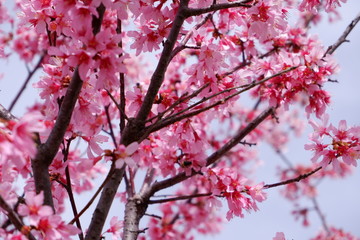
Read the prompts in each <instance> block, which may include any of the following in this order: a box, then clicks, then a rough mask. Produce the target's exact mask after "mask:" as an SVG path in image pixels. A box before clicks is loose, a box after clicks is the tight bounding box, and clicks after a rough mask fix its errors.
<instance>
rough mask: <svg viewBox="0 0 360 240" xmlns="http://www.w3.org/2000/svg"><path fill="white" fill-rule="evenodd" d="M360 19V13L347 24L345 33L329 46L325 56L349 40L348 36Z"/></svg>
mask: <svg viewBox="0 0 360 240" xmlns="http://www.w3.org/2000/svg"><path fill="white" fill-rule="evenodd" d="M359 21H360V13H359V14H358V15H357V16H356V17H355V18H354V19H353V20H352V21H351V23H350V24H349V25H348V26H347V28H346V29H345V31H344V32H343V34H342V35H341V36H340V38H339V39H338V40H337V41H336V43H334V44H333V45H331V46H329V48H328V49H327V51H326V53H325V54H324V57H325V56H326V55H327V54H330V55H331V54H333V53H334V52H335V51H336V49H337V48H338V47H339V46H340V45H341V44H343V43H344V42H348V40H347V39H346V37H347V36H348V35H349V34H350V32H351V31H352V30H353V29H354V28H355V26H356V24H357V23H358V22H359Z"/></svg>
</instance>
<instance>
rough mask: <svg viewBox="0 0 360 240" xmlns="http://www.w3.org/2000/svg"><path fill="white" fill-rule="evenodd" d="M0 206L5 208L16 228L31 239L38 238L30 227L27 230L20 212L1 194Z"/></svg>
mask: <svg viewBox="0 0 360 240" xmlns="http://www.w3.org/2000/svg"><path fill="white" fill-rule="evenodd" d="M0 207H1V208H2V209H4V210H5V214H6V216H7V217H8V218H9V220H10V221H11V222H12V224H14V226H15V228H16V229H17V230H18V231H19V232H21V233H22V234H24V235H25V236H26V237H27V238H28V239H30V240H36V238H35V237H34V236H33V235H32V234H31V232H30V229H29V231H26V230H25V227H26V226H25V225H24V223H23V222H22V221H21V219H20V218H19V216H18V214H17V213H16V212H15V211H14V210H13V209H12V208H11V207H10V206H9V205H8V204H7V202H6V201H5V200H4V199H3V197H2V196H1V195H0Z"/></svg>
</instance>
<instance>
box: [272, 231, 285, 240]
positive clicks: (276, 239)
mask: <svg viewBox="0 0 360 240" xmlns="http://www.w3.org/2000/svg"><path fill="white" fill-rule="evenodd" d="M273 240H285V234H284V233H283V232H277V233H276V235H275V237H273Z"/></svg>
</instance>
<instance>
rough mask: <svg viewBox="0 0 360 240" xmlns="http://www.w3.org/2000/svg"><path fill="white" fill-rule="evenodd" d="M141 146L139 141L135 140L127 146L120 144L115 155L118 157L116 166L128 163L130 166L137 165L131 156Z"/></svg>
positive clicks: (119, 166)
mask: <svg viewBox="0 0 360 240" xmlns="http://www.w3.org/2000/svg"><path fill="white" fill-rule="evenodd" d="M138 148H139V144H138V143H137V142H133V143H131V144H130V145H128V146H127V147H125V146H124V145H120V146H119V147H118V148H117V149H116V151H115V155H116V157H117V159H116V161H115V166H116V168H122V166H123V165H124V164H125V163H126V164H127V165H128V166H129V167H131V168H133V167H136V163H135V161H134V160H133V158H131V155H132V154H133V153H134V152H135V151H136V150H137V149H138Z"/></svg>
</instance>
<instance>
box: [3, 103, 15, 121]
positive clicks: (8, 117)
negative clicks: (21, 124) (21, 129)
mask: <svg viewBox="0 0 360 240" xmlns="http://www.w3.org/2000/svg"><path fill="white" fill-rule="evenodd" d="M0 118H2V119H5V120H7V121H9V120H16V117H15V116H14V115H12V114H11V113H10V111H9V110H7V109H6V108H5V107H4V106H3V105H1V104H0Z"/></svg>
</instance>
